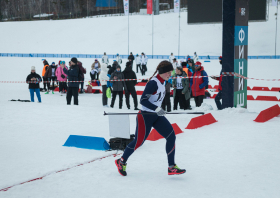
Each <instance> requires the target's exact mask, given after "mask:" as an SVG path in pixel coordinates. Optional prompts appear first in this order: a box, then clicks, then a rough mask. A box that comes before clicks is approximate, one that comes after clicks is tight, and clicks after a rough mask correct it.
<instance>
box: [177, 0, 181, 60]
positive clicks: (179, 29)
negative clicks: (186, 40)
mask: <svg viewBox="0 0 280 198" xmlns="http://www.w3.org/2000/svg"><path fill="white" fill-rule="evenodd" d="M180 7H181V2H180V1H179V41H178V59H179V56H180V19H181V16H180Z"/></svg>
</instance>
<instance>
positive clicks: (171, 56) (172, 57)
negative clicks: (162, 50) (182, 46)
mask: <svg viewBox="0 0 280 198" xmlns="http://www.w3.org/2000/svg"><path fill="white" fill-rule="evenodd" d="M174 58H175V56H174V55H173V53H171V55H170V56H169V62H170V63H173V59H174Z"/></svg>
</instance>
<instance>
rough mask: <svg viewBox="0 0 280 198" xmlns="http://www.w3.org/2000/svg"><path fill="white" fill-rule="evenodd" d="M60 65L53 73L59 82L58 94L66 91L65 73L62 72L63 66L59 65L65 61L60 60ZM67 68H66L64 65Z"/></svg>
mask: <svg viewBox="0 0 280 198" xmlns="http://www.w3.org/2000/svg"><path fill="white" fill-rule="evenodd" d="M59 65H60V66H59V67H58V68H57V69H56V72H55V75H56V77H57V80H58V82H59V83H58V84H59V92H60V94H62V93H66V91H67V83H66V82H67V74H65V73H64V71H63V68H62V66H61V65H65V61H60V64H59ZM65 68H66V69H67V70H68V68H67V67H65Z"/></svg>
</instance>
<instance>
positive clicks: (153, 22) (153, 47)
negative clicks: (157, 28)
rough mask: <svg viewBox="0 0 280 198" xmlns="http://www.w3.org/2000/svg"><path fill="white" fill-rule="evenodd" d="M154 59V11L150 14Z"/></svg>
mask: <svg viewBox="0 0 280 198" xmlns="http://www.w3.org/2000/svg"><path fill="white" fill-rule="evenodd" d="M153 57H154V11H153V13H152V58H153Z"/></svg>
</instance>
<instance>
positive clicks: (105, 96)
mask: <svg viewBox="0 0 280 198" xmlns="http://www.w3.org/2000/svg"><path fill="white" fill-rule="evenodd" d="M106 91H107V85H102V104H103V106H104V105H107V103H108V98H107V95H106Z"/></svg>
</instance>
